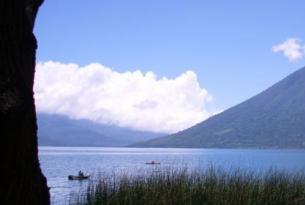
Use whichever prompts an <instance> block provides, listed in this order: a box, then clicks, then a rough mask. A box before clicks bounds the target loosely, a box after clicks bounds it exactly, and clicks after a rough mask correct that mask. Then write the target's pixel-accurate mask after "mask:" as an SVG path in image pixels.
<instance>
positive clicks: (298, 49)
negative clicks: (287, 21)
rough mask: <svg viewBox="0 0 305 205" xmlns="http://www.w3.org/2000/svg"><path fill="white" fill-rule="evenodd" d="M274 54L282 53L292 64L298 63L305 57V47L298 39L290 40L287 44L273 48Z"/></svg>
mask: <svg viewBox="0 0 305 205" xmlns="http://www.w3.org/2000/svg"><path fill="white" fill-rule="evenodd" d="M272 51H273V52H274V53H278V52H281V53H283V55H284V56H285V57H286V58H288V60H289V61H290V62H296V61H298V60H300V59H302V58H303V57H304V54H305V45H302V44H301V40H300V39H297V38H289V39H287V40H286V41H285V42H283V43H280V44H278V45H275V46H273V47H272Z"/></svg>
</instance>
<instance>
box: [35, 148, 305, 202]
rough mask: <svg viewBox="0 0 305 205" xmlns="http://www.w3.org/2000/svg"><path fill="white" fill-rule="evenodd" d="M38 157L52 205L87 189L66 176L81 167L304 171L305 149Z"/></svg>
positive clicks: (115, 151) (44, 151)
mask: <svg viewBox="0 0 305 205" xmlns="http://www.w3.org/2000/svg"><path fill="white" fill-rule="evenodd" d="M39 158H40V163H41V166H42V170H43V172H44V174H45V175H46V177H47V179H48V185H49V186H50V187H51V199H52V204H68V202H69V200H68V199H69V196H71V195H73V194H77V193H79V192H80V191H81V190H84V189H85V188H86V186H87V184H88V180H87V181H83V182H79V181H69V180H68V179H67V176H68V175H71V174H75V175H76V174H77V173H78V171H79V170H82V171H83V172H85V173H86V174H91V175H93V176H94V175H95V176H96V175H97V174H98V173H104V174H110V175H111V174H113V173H122V172H124V173H135V171H136V170H142V171H143V170H144V171H145V170H148V171H150V170H151V169H162V167H173V168H175V167H178V168H179V167H188V169H198V168H204V167H209V166H211V165H213V166H216V167H222V168H223V169H228V170H232V169H234V168H239V169H245V170H251V171H257V172H264V171H266V170H269V169H270V168H274V169H280V170H286V171H289V172H299V171H305V150H254V149H247V150H243V149H161V148H150V149H148V148H92V147H91V148H88V147H73V148H72V147H39ZM151 160H155V161H158V162H161V165H154V166H152V165H146V164H145V162H148V161H151Z"/></svg>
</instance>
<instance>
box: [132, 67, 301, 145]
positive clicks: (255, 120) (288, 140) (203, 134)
mask: <svg viewBox="0 0 305 205" xmlns="http://www.w3.org/2000/svg"><path fill="white" fill-rule="evenodd" d="M134 146H136V147H215V148H216V147H219V148H224V147H226V148H233V147H234V148H237V147H256V148H305V68H302V69H300V70H298V71H296V72H294V73H293V74H291V75H289V76H288V77H286V78H285V79H283V80H281V81H280V82H278V83H276V84H275V85H273V86H272V87H270V88H268V89H267V90H265V91H264V92H262V93H260V94H258V95H257V96H254V97H252V98H251V99H249V100H247V101H245V102H243V103H241V104H239V105H237V106H235V107H233V108H230V109H228V110H226V111H224V112H222V113H220V114H218V115H216V116H213V117H211V118H209V119H208V120H206V121H204V122H202V123H199V124H197V125H195V126H193V127H191V128H189V129H186V130H184V131H181V132H178V133H176V134H173V135H169V136H166V137H162V138H157V139H153V140H149V141H147V142H143V143H138V144H135V145H134Z"/></svg>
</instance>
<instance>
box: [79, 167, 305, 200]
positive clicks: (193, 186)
mask: <svg viewBox="0 0 305 205" xmlns="http://www.w3.org/2000/svg"><path fill="white" fill-rule="evenodd" d="M73 201H76V202H75V203H74V204H77V205H97V204H101V205H102V204H103V205H104V204H105V205H106V204H107V205H305V176H304V174H302V173H297V174H291V173H287V172H282V171H275V170H270V171H268V172H266V173H264V174H255V173H251V172H244V171H241V170H235V171H230V172H226V171H222V170H220V169H215V168H210V169H207V170H197V171H189V170H187V169H165V170H162V171H159V172H150V173H140V174H136V175H127V174H123V175H120V176H116V177H115V176H112V177H105V176H104V177H102V176H99V179H98V181H96V182H95V183H91V184H90V185H89V186H88V188H87V190H86V192H85V193H84V194H81V195H79V196H78V198H77V199H74V200H73Z"/></svg>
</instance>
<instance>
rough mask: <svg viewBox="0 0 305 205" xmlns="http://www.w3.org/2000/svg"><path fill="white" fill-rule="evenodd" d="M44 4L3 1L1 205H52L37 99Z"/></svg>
mask: <svg viewBox="0 0 305 205" xmlns="http://www.w3.org/2000/svg"><path fill="white" fill-rule="evenodd" d="M41 3H42V0H0V128H1V130H0V137H1V148H0V149H1V158H0V159H1V161H0V164H1V175H0V176H1V182H0V194H1V195H0V204H2V205H4V204H20V205H21V204H31V205H32V204H41V205H44V204H49V203H50V202H49V198H50V197H49V190H48V187H47V184H46V179H45V177H44V176H43V174H42V172H41V169H40V167H39V161H38V148H37V125H36V113H35V104H34V97H33V82H34V72H35V55H36V47H37V44H36V39H35V36H34V35H33V26H34V21H35V17H36V13H37V10H38V7H39V6H40V5H41Z"/></svg>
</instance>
